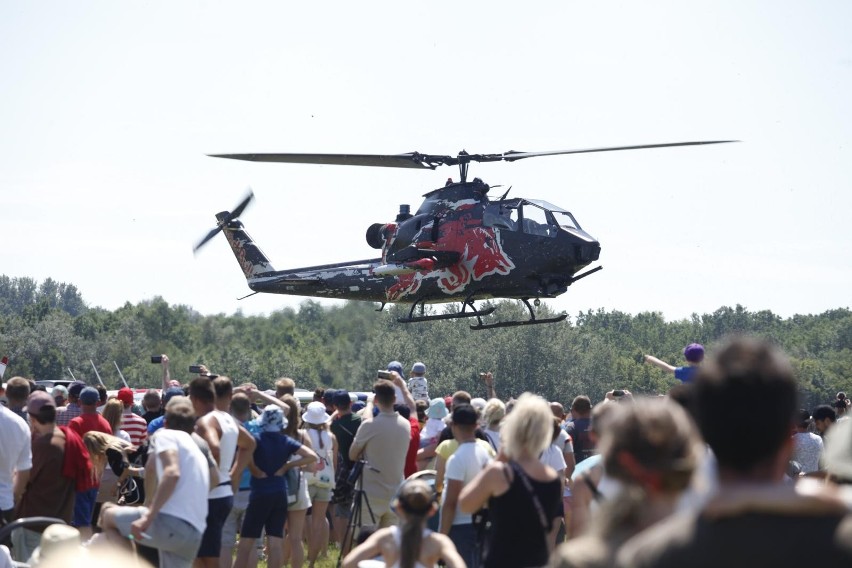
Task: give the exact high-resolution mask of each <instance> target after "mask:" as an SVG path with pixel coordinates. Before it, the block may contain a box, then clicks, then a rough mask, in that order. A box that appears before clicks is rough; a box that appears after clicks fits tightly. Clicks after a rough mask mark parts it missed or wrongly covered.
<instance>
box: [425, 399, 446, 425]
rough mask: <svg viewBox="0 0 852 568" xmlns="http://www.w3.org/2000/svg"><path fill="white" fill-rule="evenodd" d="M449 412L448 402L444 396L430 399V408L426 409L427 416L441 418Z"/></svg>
mask: <svg viewBox="0 0 852 568" xmlns="http://www.w3.org/2000/svg"><path fill="white" fill-rule="evenodd" d="M447 414H449V411H447V404H446V403H445V402H444V399H443V398H433V399H432V400H430V401H429V410H427V411H426V416H428V417H429V418H437V419H438V420H440V419H441V418H444V417H445V416H446V415H447Z"/></svg>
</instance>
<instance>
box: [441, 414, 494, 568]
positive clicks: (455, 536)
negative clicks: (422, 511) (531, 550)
mask: <svg viewBox="0 0 852 568" xmlns="http://www.w3.org/2000/svg"><path fill="white" fill-rule="evenodd" d="M477 421H478V416H477V413H476V410H475V409H474V408H473V407H472V406H471V405H469V404H461V405H459V406H456V407H454V408H453V421H452V424H451V426H450V427H451V428H452V429H453V437H454V439H455V440H456V441H457V442H458V444H459V447H458V449H457V450H456V451H455V452H453V454H452V455H451V456H450V459H449V460H447V468H446V473H445V479H446V488H445V489H444V492H443V503H442V506H441V532H442V533H444V534H446V535H449V537H450V540H452V541H453V544H455V546H456V550H458V553H459V555H460V556H461V557H462V559H464V561H465V564H466V565H467V566H468V568H478V566H479V546H478V542H477V540H478V539H477V534H476V529H475V527H474V525H473V516H472V515H470V514H465V513H462V512H461V511H459V509H458V499H459V494H460V493H461V490H462V487H464V486H465V485H466V484H468V483H470V482H471V481H472V480H473V478H474V477H476V475H477V474H478V473H479V472H480V471H482V470H483V469H485V466H486V465H488V463H489V462H490V461H491V455H490V454H489V453H488V449H486V446H484V445H483V444H478V443H477V442H476V434H475V432H476V426H477Z"/></svg>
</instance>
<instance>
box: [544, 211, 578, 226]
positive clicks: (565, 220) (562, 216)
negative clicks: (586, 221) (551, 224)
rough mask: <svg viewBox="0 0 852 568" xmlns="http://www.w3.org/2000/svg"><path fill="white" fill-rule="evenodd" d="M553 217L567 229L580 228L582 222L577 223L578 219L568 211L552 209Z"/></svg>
mask: <svg viewBox="0 0 852 568" xmlns="http://www.w3.org/2000/svg"><path fill="white" fill-rule="evenodd" d="M551 214H552V215H553V218H554V219H555V220H556V224H557V225H559V226H560V227H565V228H566V229H580V230H582V229H581V228H580V224H579V223H577V220H576V219H574V216H573V215H571V214H570V213H568V212H567V211H551Z"/></svg>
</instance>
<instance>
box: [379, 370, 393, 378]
mask: <svg viewBox="0 0 852 568" xmlns="http://www.w3.org/2000/svg"><path fill="white" fill-rule="evenodd" d="M376 376H377V377H378V378H380V379H388V380H391V379H393V374H392V373H391V372H390V371H384V370H382V369H379V370H378V371H376Z"/></svg>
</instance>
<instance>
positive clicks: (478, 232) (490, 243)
mask: <svg viewBox="0 0 852 568" xmlns="http://www.w3.org/2000/svg"><path fill="white" fill-rule="evenodd" d="M472 209H473V206H470V205H467V206H464V205H463V206H461V207H459V208H458V210H459V211H462V215H461V216H459V217H457V218H455V219H448V220H444V221H441V223H440V225H439V233H438V239H437V240H436V241H435V242H434V244H433V246H432V247H430V248H433V250H435V251H459V250H460V251H462V253H461V258H459V261H458V262H456V263H454V264H452V265H451V266H448V267H446V268H441V269H438V270H432V271H427V270H423V271H419V272H415V273H412V274H405V275H401V276H399V277H397V282H396V284H394V285H393V286H391V287H389V288H388V290H387V299H388V301H389V302H398V301H402V300H403V299H405V298H406V297H407V296H411V295H413V294H416V293H417V291H418V290H419V289H420V285H421V283H422V281H423V280H424V279H427V278H436V279H437V281H438V282H437V284H438V288H439V289H440V290H441V291H443V292H444V293H446V294H448V295H452V294H458V293H460V292H462V291H464V290H465V288H467V286H468V285H469V284H470V283H471V282H472V281H477V282H478V281H480V280H482V279H483V278H485V277H486V276H490V275H493V274H499V275H506V274H509V273H510V272H511V271H512V270H513V269H514V268H515V263H514V262H513V261H512V259H511V258H509V256H508V255H507V254H506V253H505V251H504V250H503V247H502V245H501V244H500V235H499V229H495V228H492V227H483V226H482V219H481V217H475V216H474V215H473V214H472V213H473V212H472ZM431 231H432V226H431V225H427V226H426V227H424V228H423V230H422V234H424V235H428V234H430V233H431Z"/></svg>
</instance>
